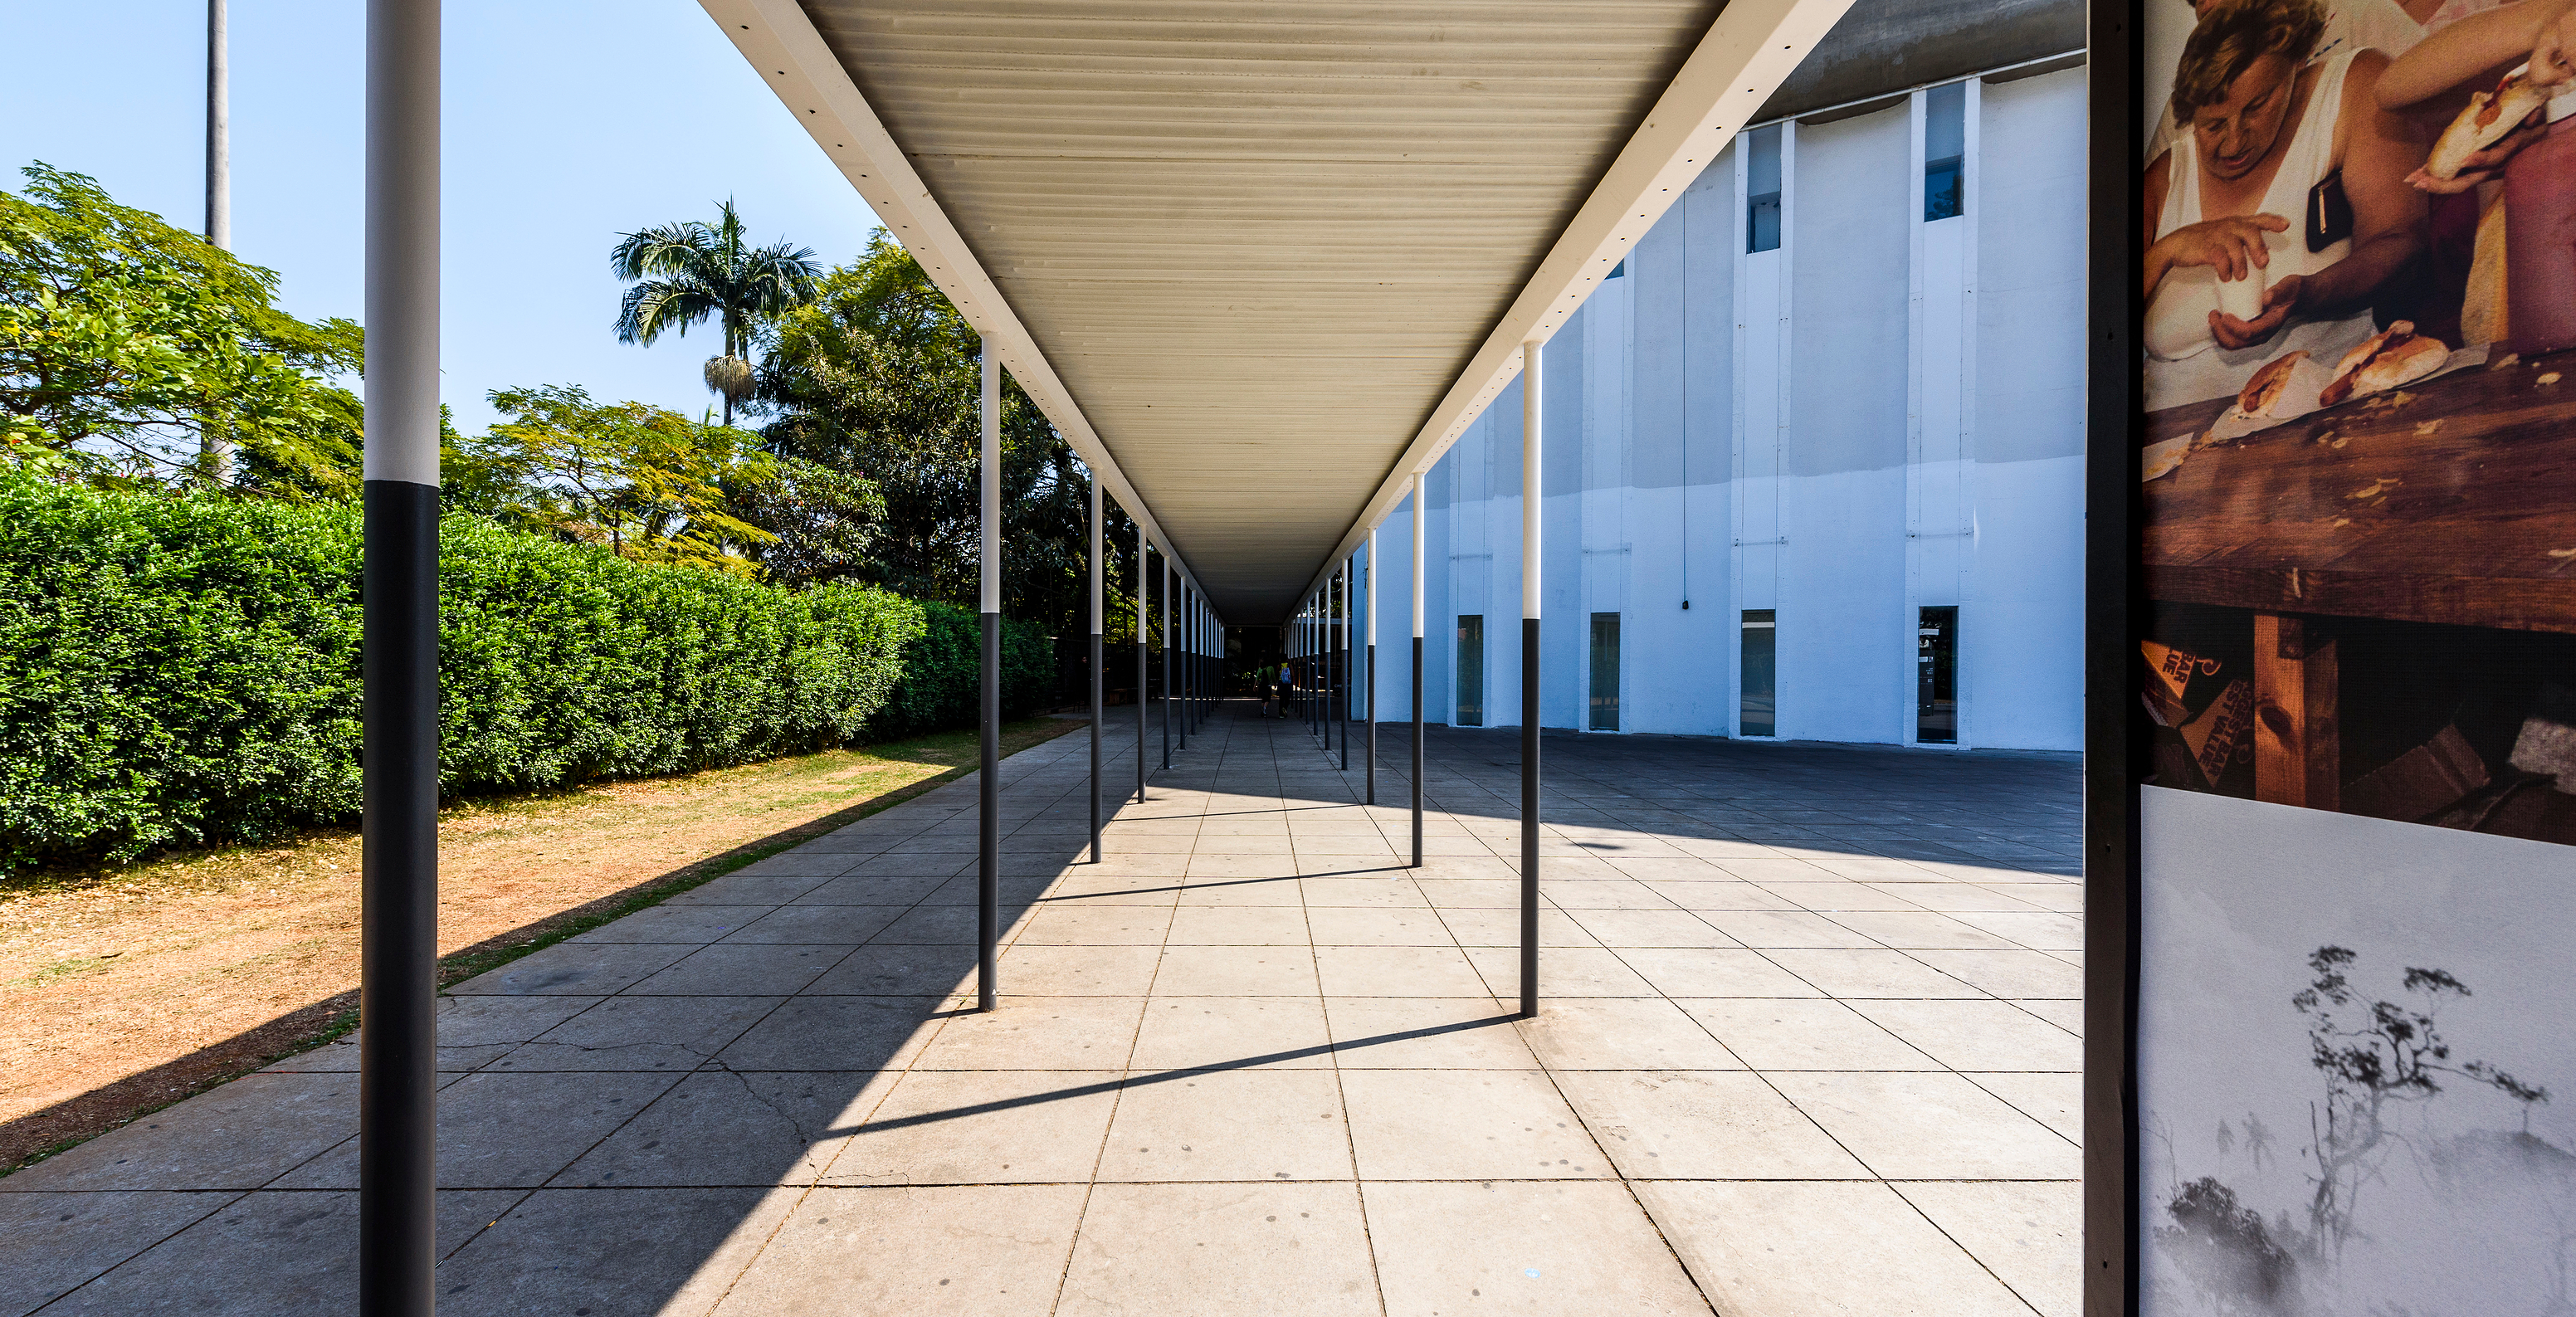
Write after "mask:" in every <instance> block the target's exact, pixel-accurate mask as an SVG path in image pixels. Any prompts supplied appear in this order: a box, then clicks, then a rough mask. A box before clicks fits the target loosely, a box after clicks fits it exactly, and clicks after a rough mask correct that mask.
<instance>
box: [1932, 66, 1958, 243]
mask: <svg viewBox="0 0 2576 1317" xmlns="http://www.w3.org/2000/svg"><path fill="white" fill-rule="evenodd" d="M1967 159H1968V84H1966V83H1964V82H1954V83H1951V84H1949V85H1947V86H1943V87H1935V88H1933V89H1932V90H1930V91H1928V92H1925V93H1923V220H1924V222H1925V223H1927V224H1928V223H1930V222H1932V221H1933V220H1945V219H1952V218H1955V217H1957V216H1959V215H1961V214H1964V213H1965V212H1966V211H1967V206H1968V196H1967V187H1968V175H1967Z"/></svg>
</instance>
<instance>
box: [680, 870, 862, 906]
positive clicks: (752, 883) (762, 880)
mask: <svg viewBox="0 0 2576 1317" xmlns="http://www.w3.org/2000/svg"><path fill="white" fill-rule="evenodd" d="M830 881H832V880H831V878H830V877H829V876H828V875H824V874H757V873H729V874H726V875H725V876H724V877H722V878H717V879H714V880H712V881H709V882H706V883H702V884H700V885H698V886H696V887H692V888H690V889H689V890H687V891H685V892H682V893H680V894H678V895H676V896H673V897H672V898H670V900H669V901H667V902H665V903H664V904H667V905H785V904H786V903H788V902H790V901H793V900H795V899H796V898H797V897H800V896H803V895H804V894H806V893H807V892H810V891H813V890H814V889H815V888H818V887H821V886H822V885H823V884H825V883H828V882H830Z"/></svg>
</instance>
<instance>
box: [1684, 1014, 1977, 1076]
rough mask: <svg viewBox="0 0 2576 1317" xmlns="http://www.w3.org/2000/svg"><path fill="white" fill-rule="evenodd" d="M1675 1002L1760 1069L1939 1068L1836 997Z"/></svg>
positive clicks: (1744, 1059) (1934, 1062) (1740, 1057)
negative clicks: (1826, 998) (1831, 998)
mask: <svg viewBox="0 0 2576 1317" xmlns="http://www.w3.org/2000/svg"><path fill="white" fill-rule="evenodd" d="M1675 1004H1676V1005H1678V1006H1680V1007H1681V1008H1682V1009H1683V1010H1684V1011H1686V1012H1688V1013H1689V1014H1690V1017H1691V1018H1692V1019H1694V1020H1697V1021H1699V1022H1700V1023H1701V1024H1702V1025H1703V1026H1705V1027H1706V1028H1707V1029H1708V1031H1709V1032H1710V1033H1713V1034H1716V1035H1717V1040H1718V1041H1719V1042H1721V1043H1724V1044H1726V1050H1728V1051H1730V1052H1733V1053H1734V1054H1735V1055H1736V1057H1737V1058H1738V1059H1739V1060H1741V1061H1743V1062H1744V1064H1746V1065H1749V1066H1751V1067H1753V1068H1754V1069H1756V1070H1936V1069H1939V1068H1940V1064H1939V1063H1938V1062H1936V1061H1934V1060H1933V1059H1932V1058H1930V1057H1928V1056H1925V1055H1924V1054H1923V1053H1921V1052H1918V1051H1916V1050H1914V1049H1913V1048H1911V1047H1908V1046H1906V1045H1905V1042H1904V1040H1903V1039H1900V1038H1898V1037H1897V1036H1896V1035H1894V1034H1891V1033H1889V1032H1888V1031H1886V1030H1885V1029H1882V1028H1880V1027H1878V1026H1877V1025H1876V1024H1874V1023H1871V1022H1870V1020H1869V1019H1868V1018H1867V1017H1866V1016H1863V1015H1862V1014H1860V1013H1859V1012H1857V1011H1855V1010H1853V1009H1852V1008H1851V1007H1850V1006H1848V1005H1846V1004H1844V1003H1842V1002H1838V1001H1830V1000H1825V999H1822V998H1818V999H1813V1000H1806V1001H1797V1000H1784V999H1780V998H1770V999H1764V998H1743V997H1733V998H1730V997H1711V998H1698V999H1692V1000H1685V1001H1679V1002H1676V1003H1675Z"/></svg>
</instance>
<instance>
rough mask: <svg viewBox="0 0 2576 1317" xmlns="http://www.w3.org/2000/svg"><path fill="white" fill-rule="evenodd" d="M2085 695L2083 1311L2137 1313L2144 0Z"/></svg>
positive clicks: (2103, 296) (2117, 52)
mask: <svg viewBox="0 0 2576 1317" xmlns="http://www.w3.org/2000/svg"><path fill="white" fill-rule="evenodd" d="M2086 8H2087V14H2086V20H2087V22H2086V26H2087V29H2088V31H2087V46H2088V58H2087V60H2086V97H2087V101H2088V111H2089V113H2088V116H2087V123H2086V139H2087V140H2086V161H2087V168H2086V182H2085V190H2086V203H2087V204H2086V207H2085V211H2086V216H2087V224H2088V232H2087V235H2086V237H2087V242H2086V251H2087V261H2086V264H2087V267H2088V268H2087V271H2086V273H2087V279H2086V290H2085V322H2086V326H2085V327H2086V344H2085V348H2086V351H2085V384H2086V388H2085V429H2086V463H2085V496H2084V501H2085V565H2084V587H2085V609H2084V615H2085V621H2084V626H2085V641H2084V654H2085V660H2084V668H2085V673H2084V677H2085V682H2084V689H2085V701H2084V751H2085V753H2084V956H2085V959H2084V1107H2083V1111H2084V1117H2083V1132H2084V1153H2083V1167H2084V1313H2085V1317H2130V1315H2131V1314H2135V1313H2136V1312H2137V1311H2138V1279H2139V1273H2138V1266H2139V1243H2140V1239H2139V1231H2140V1229H2141V1228H2142V1222H2141V1221H2140V1219H2139V1211H2138V1203H2137V1193H2136V1185H2137V1183H2138V1180H2137V1168H2138V1119H2137V1111H2138V1106H2137V1096H2138V1093H2137V1055H2138V1049H2137V1019H2138V1011H2137V1000H2138V956H2137V952H2138V908H2139V901H2138V898H2139V878H2140V874H2139V863H2138V784H2139V782H2140V781H2141V780H2142V778H2143V777H2144V766H2143V760H2144V756H2145V754H2146V750H2147V746H2148V741H2147V738H2146V737H2145V736H2144V735H2143V734H2142V733H2141V731H2140V729H2139V727H2138V720H2139V713H2138V708H2139V706H2138V704H2137V701H2135V700H2134V699H2131V698H2130V697H2129V690H2130V688H2131V685H2132V672H2131V667H2132V660H2131V658H2130V656H2131V655H2133V654H2136V653H2137V652H2138V648H2137V646H2138V640H2139V638H2140V637H2141V636H2142V635H2144V634H2145V629H2146V628H2145V621H2146V617H2145V610H2146V592H2145V590H2144V588H2143V587H2144V580H2143V572H2142V570H2141V567H2140V562H2139V557H2138V531H2139V528H2140V526H2141V524H2142V512H2143V506H2144V498H2143V496H2142V494H2141V492H2140V489H2139V485H2138V479H2137V463H2138V451H2139V447H2140V441H2141V438H2142V435H2143V431H2144V426H2145V420H2146V418H2145V414H2144V412H2142V411H2141V410H2140V406H2139V401H2140V398H2141V396H2142V395H2141V393H2140V383H2141V381H2140V373H2141V372H2140V366H2139V359H2138V351H2137V346H2136V326H2137V325H2138V324H2139V323H2140V315H2141V312H2142V306H2141V303H2142V302H2143V300H2144V298H2143V295H2142V293H2141V292H2140V290H2139V286H2138V276H2137V271H2138V270H2139V269H2141V268H2143V266H2142V262H2143V261H2144V259H2145V252H2144V251H2143V250H2142V248H2143V245H2144V241H2145V239H2144V232H2143V229H2142V227H2141V225H2140V223H2139V218H2138V217H2139V215H2140V210H2139V207H2140V205H2141V204H2142V203H2141V200H2140V179H2141V178H2142V177H2143V174H2144V171H2145V165H2146V162H2145V160H2143V159H2142V158H2141V157H2142V155H2143V154H2144V151H2145V147H2144V142H2145V137H2146V123H2145V107H2143V106H2141V105H2139V104H2138V102H2137V97H2138V95H2139V88H2140V87H2141V86H2142V85H2143V84H2142V80H2141V78H2140V73H2141V46H2142V44H2143V43H2142V42H2141V41H2140V40H2139V36H2140V33H2139V24H2140V22H2141V21H2142V19H2143V17H2144V4H2143V0H2087V6H2086Z"/></svg>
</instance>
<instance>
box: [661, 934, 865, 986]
mask: <svg viewBox="0 0 2576 1317" xmlns="http://www.w3.org/2000/svg"><path fill="white" fill-rule="evenodd" d="M857 949H858V948H856V947H852V946H822V945H813V944H806V943H740V944H737V943H721V944H718V945H716V946H712V947H702V948H699V949H698V950H696V951H693V952H691V953H690V954H689V956H688V958H687V959H685V960H681V961H678V962H675V963H674V964H673V965H672V966H671V967H670V968H669V969H666V970H663V971H661V972H660V973H657V974H654V975H652V976H651V977H649V978H646V979H644V980H643V981H641V982H639V983H637V984H636V985H635V986H633V987H631V988H628V989H627V990H626V991H627V992H628V993H629V994H631V995H635V996H654V997H703V996H742V997H772V996H776V997H784V996H789V995H791V994H793V993H796V992H800V991H802V990H803V989H804V988H805V986H806V985H808V984H810V983H812V982H813V981H814V979H815V977H816V976H818V975H820V974H821V973H822V972H823V971H825V970H827V969H830V968H831V967H832V966H833V965H835V964H837V963H839V961H840V959H841V958H842V957H844V956H847V955H848V954H850V953H851V952H852V951H855V950H857Z"/></svg>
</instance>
